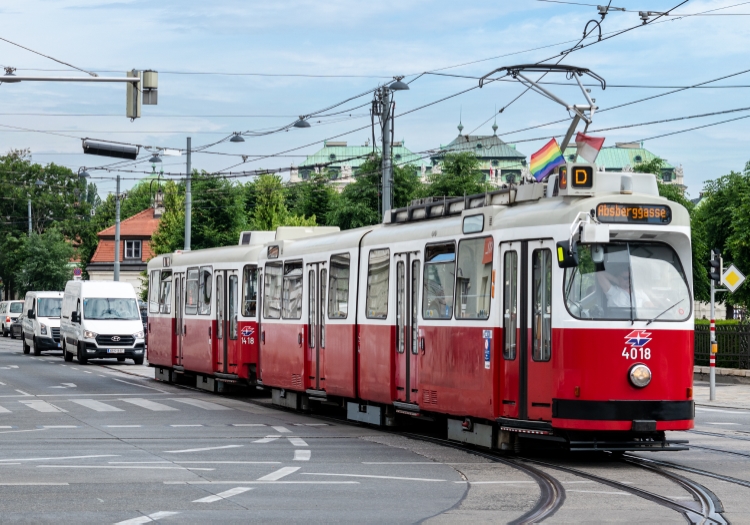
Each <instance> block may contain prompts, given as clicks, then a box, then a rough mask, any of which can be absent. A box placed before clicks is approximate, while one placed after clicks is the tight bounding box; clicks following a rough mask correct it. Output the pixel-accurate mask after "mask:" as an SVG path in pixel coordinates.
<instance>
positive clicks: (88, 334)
mask: <svg viewBox="0 0 750 525" xmlns="http://www.w3.org/2000/svg"><path fill="white" fill-rule="evenodd" d="M96 335H97V334H96V332H92V331H91V330H86V331H84V332H83V337H84V338H85V339H96Z"/></svg>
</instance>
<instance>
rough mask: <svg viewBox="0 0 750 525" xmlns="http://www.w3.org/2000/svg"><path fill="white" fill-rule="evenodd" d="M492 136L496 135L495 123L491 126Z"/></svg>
mask: <svg viewBox="0 0 750 525" xmlns="http://www.w3.org/2000/svg"><path fill="white" fill-rule="evenodd" d="M492 134H493V135H497V122H495V123H494V124H493V125H492Z"/></svg>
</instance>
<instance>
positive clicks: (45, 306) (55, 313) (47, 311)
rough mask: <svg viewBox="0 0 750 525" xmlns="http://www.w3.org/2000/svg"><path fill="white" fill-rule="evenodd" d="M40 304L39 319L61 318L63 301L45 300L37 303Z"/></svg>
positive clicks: (57, 299)
mask: <svg viewBox="0 0 750 525" xmlns="http://www.w3.org/2000/svg"><path fill="white" fill-rule="evenodd" d="M37 303H38V305H39V306H38V308H39V310H38V312H37V316H38V317H60V310H61V309H62V299H60V298H57V297H55V298H43V299H39V300H38V301H37Z"/></svg>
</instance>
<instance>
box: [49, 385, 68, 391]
mask: <svg viewBox="0 0 750 525" xmlns="http://www.w3.org/2000/svg"><path fill="white" fill-rule="evenodd" d="M47 388H62V389H63V390H64V389H66V388H68V387H66V386H50V387H47Z"/></svg>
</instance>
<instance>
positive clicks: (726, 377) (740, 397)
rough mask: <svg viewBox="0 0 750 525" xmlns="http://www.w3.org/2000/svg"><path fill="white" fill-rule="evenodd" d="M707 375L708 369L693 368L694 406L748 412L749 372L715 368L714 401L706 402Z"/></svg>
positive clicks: (749, 396) (707, 389)
mask: <svg viewBox="0 0 750 525" xmlns="http://www.w3.org/2000/svg"><path fill="white" fill-rule="evenodd" d="M708 374H709V367H707V366H696V367H695V375H694V378H695V379H694V383H693V399H694V400H695V404H696V406H704V407H716V408H736V409H744V410H750V370H734V369H731V368H717V369H716V400H715V401H709V400H708V398H709V394H710V392H709V383H708ZM746 374H747V375H746Z"/></svg>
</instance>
